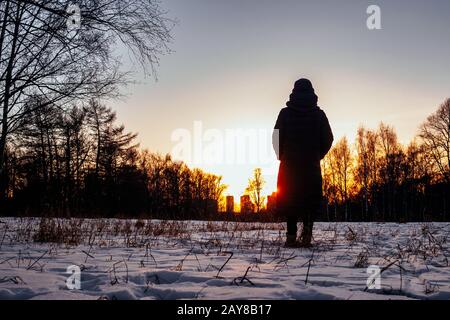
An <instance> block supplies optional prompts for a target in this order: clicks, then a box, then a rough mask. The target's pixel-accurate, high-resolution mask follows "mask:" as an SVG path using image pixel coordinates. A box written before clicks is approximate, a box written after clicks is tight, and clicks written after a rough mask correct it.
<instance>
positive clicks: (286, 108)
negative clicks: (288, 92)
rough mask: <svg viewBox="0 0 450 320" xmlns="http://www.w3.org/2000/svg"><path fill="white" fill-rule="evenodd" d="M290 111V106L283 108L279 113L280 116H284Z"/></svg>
mask: <svg viewBox="0 0 450 320" xmlns="http://www.w3.org/2000/svg"><path fill="white" fill-rule="evenodd" d="M288 112H289V108H288V107H284V108H281V110H280V113H279V114H278V116H279V117H282V116H284V115H286V114H287V113H288Z"/></svg>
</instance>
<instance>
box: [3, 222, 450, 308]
mask: <svg viewBox="0 0 450 320" xmlns="http://www.w3.org/2000/svg"><path fill="white" fill-rule="evenodd" d="M449 232H450V224H448V223H426V224H419V223H410V224H393V223H385V224H379V223H317V224H316V226H315V229H314V245H313V247H312V248H310V249H287V248H284V247H283V243H284V234H285V229H284V225H283V224H263V223H234V222H206V221H205V222H201V221H160V220H117V219H98V220H87V219H85V220H80V219H37V218H22V219H20V218H1V219H0V299H119V300H120V299H226V300H234V299H450V268H449V263H448V256H449V243H448V241H447V240H448V236H449ZM374 266H376V267H374ZM368 267H369V269H368ZM68 268H69V270H68ZM377 268H378V269H377ZM77 269H78V270H79V271H80V274H78V273H77V272H76V271H77ZM72 270H74V271H75V273H74V274H72V273H71V271H72ZM371 270H372V272H375V274H373V275H372V276H371V273H370V271H371ZM373 270H375V271H373ZM377 274H379V282H378V277H377ZM78 275H79V277H78ZM77 279H78V280H80V282H79V283H78V282H77ZM368 279H369V281H368ZM77 284H79V286H77ZM78 288H79V289H78Z"/></svg>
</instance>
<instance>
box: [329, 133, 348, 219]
mask: <svg viewBox="0 0 450 320" xmlns="http://www.w3.org/2000/svg"><path fill="white" fill-rule="evenodd" d="M352 161H353V159H352V156H351V151H350V146H349V144H348V141H347V138H346V137H344V138H342V139H341V140H340V141H339V142H338V143H337V144H336V145H335V146H334V147H333V149H332V150H331V162H332V170H335V172H336V189H337V190H338V191H339V194H340V200H341V202H342V203H343V204H344V206H345V212H344V213H345V220H346V221H348V219H349V215H348V201H347V200H348V198H349V186H350V178H351V170H352V165H353V163H352Z"/></svg>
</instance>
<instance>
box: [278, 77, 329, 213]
mask: <svg viewBox="0 0 450 320" xmlns="http://www.w3.org/2000/svg"><path fill="white" fill-rule="evenodd" d="M317 101H318V98H317V96H316V94H315V92H314V88H313V86H312V84H311V82H310V81H309V80H307V79H300V80H298V81H297V82H296V83H295V87H294V90H293V91H292V94H291V95H290V100H289V101H288V102H287V104H286V105H287V107H286V108H284V109H282V110H281V112H280V114H279V116H278V119H277V121H276V125H275V130H274V135H273V136H274V139H273V140H274V141H273V142H274V149H275V151H276V153H277V157H278V159H279V160H280V161H281V163H280V168H279V173H278V183H277V205H278V208H279V210H281V211H282V212H284V213H285V214H286V215H292V214H294V215H300V214H301V212H300V211H302V210H301V209H302V208H307V209H308V210H312V211H314V210H317V209H318V208H319V206H320V203H321V201H322V175H321V168H320V161H321V160H322V159H323V158H324V157H325V155H326V154H327V153H328V151H329V150H330V148H331V145H332V143H333V134H332V131H331V128H330V124H329V122H328V119H327V116H326V115H325V112H323V111H322V110H321V109H320V108H319V107H318V106H317Z"/></svg>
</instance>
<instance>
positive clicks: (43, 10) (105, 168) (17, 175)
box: [0, 0, 450, 221]
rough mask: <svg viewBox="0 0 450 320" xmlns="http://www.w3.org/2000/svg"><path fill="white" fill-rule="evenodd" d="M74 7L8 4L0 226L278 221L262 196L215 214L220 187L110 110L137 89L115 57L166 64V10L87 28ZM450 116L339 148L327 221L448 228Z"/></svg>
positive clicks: (327, 185)
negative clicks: (406, 141) (10, 221)
mask: <svg viewBox="0 0 450 320" xmlns="http://www.w3.org/2000/svg"><path fill="white" fill-rule="evenodd" d="M70 5H72V1H71V0H60V1H50V0H45V1H34V0H2V1H0V215H4V216H6V215H8V216H11V215H34V216H41V215H45V216H49V215H54V216H87V217H93V216H106V217H113V216H122V217H134V216H146V217H161V218H174V219H175V218H176V219H205V218H211V219H225V218H227V219H228V218H229V219H244V220H245V219H246V220H255V219H259V220H264V221H269V220H274V219H276V214H275V212H272V211H273V210H270V211H269V212H267V210H266V209H265V208H263V207H262V197H261V196H262V195H261V194H260V193H259V192H260V191H258V190H260V187H258V185H259V184H255V185H254V186H253V187H254V188H253V189H252V190H253V191H252V192H250V193H251V195H252V197H251V198H252V199H256V200H253V201H254V202H256V203H255V208H257V209H256V211H259V213H254V214H251V213H250V214H247V215H226V214H220V213H218V211H220V210H218V209H219V208H220V205H221V203H223V196H224V190H225V186H224V185H223V184H222V180H221V177H219V176H216V175H214V174H209V173H205V172H203V171H201V170H199V169H192V168H189V167H187V166H186V165H185V164H183V163H181V162H176V161H173V160H172V159H171V158H170V156H165V155H158V154H155V153H151V152H149V151H146V150H142V149H140V148H139V146H138V145H136V142H135V138H136V135H135V134H133V133H129V132H127V131H126V130H125V128H124V126H122V125H118V124H117V121H116V114H115V113H114V112H113V111H112V110H111V109H110V108H108V107H106V106H105V105H103V104H102V102H104V101H108V100H109V99H113V98H117V97H120V88H122V87H123V86H124V85H126V84H127V83H130V82H131V80H132V79H130V73H129V72H128V71H127V70H122V69H121V68H120V66H121V62H122V61H121V59H120V56H118V55H117V52H116V49H117V46H122V47H124V48H125V49H127V50H128V51H129V52H130V53H131V54H130V56H131V57H132V58H133V61H134V62H136V63H137V64H138V65H140V66H142V69H143V71H144V72H145V74H154V71H155V70H154V69H155V68H154V67H155V66H156V65H157V64H158V61H159V58H160V56H161V55H163V54H165V53H169V52H170V49H169V48H168V45H169V44H170V42H171V40H172V37H171V30H172V27H173V25H174V24H175V23H174V21H173V20H171V19H170V18H168V17H167V12H166V10H164V9H163V8H161V6H160V3H159V2H158V1H154V0H148V1H135V0H118V1H109V0H97V1H79V2H77V5H79V9H80V13H81V15H82V19H81V24H80V25H77V24H76V23H73V22H76V21H77V19H75V18H74V17H73V16H72V15H73V12H70V11H69V10H68V7H70ZM449 105H450V100H447V101H445V102H444V103H443V104H442V105H441V106H440V107H439V109H438V110H437V111H436V112H435V113H434V114H433V115H431V116H430V117H429V118H428V119H427V120H426V121H425V122H424V124H423V125H422V127H421V129H420V133H419V135H418V137H417V139H415V141H413V142H412V143H411V144H410V145H408V146H402V145H400V144H399V143H398V141H397V137H396V134H395V130H394V128H391V127H389V126H386V125H384V124H382V125H380V127H379V128H378V129H377V130H367V129H365V128H361V129H360V130H359V131H358V135H357V139H356V142H355V144H354V145H350V144H349V143H348V141H347V140H346V139H345V138H344V139H342V140H341V141H339V142H338V143H337V144H336V145H335V146H334V147H333V149H332V151H331V152H330V153H329V155H328V156H327V157H326V158H325V160H324V161H323V163H322V166H323V176H324V179H323V180H324V184H323V189H324V194H325V199H326V201H325V204H324V206H323V212H322V213H321V214H320V217H319V219H321V220H327V221H334V220H348V221H352V220H353V221H355V220H377V221H411V220H448V219H449V217H450V216H449V208H448V198H449V180H450V176H449V163H450V156H449V140H450V138H449V122H450V111H449ZM332 125H333V124H332ZM255 188H256V189H255ZM255 190H256V191H255Z"/></svg>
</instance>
